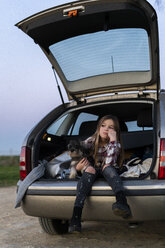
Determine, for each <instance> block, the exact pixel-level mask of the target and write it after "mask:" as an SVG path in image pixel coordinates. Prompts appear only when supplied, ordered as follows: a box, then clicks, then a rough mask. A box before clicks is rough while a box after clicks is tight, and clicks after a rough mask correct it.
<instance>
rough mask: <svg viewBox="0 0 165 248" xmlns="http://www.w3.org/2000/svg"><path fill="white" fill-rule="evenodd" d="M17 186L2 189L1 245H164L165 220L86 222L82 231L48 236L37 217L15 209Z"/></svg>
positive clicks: (115, 247)
mask: <svg viewBox="0 0 165 248" xmlns="http://www.w3.org/2000/svg"><path fill="white" fill-rule="evenodd" d="M15 191H16V188H15V187H8V188H0V248H72V247H73V248H81V247H86V248H109V247H111V248H126V247H127V248H133V247H138V248H139V247H140V248H142V247H145V248H147V247H149V248H150V247H154V248H156V247H159V248H163V247H165V222H148V223H143V224H140V225H139V226H138V227H137V228H130V227H129V226H128V224H127V223H123V222H118V223H114V222H109V223H97V222H91V223H89V222H88V223H87V222H86V223H83V232H82V233H81V234H66V235H55V236H51V235H47V234H45V233H43V231H42V230H41V228H40V226H39V223H38V219H37V218H33V217H29V216H26V215H24V213H23V212H22V210H21V208H17V209H14V201H15Z"/></svg>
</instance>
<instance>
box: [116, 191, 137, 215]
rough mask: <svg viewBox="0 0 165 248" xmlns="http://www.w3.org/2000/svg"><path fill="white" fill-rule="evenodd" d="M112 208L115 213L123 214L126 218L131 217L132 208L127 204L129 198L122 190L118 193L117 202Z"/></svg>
mask: <svg viewBox="0 0 165 248" xmlns="http://www.w3.org/2000/svg"><path fill="white" fill-rule="evenodd" d="M112 210H113V213H114V214H115V215H117V216H121V217H123V218H124V219H127V218H130V217H131V216H132V213H131V209H130V207H129V205H128V204H127V199H126V197H125V193H124V192H123V191H120V192H118V193H117V194H116V202H115V203H113V205H112Z"/></svg>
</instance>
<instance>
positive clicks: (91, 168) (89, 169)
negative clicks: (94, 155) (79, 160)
mask: <svg viewBox="0 0 165 248" xmlns="http://www.w3.org/2000/svg"><path fill="white" fill-rule="evenodd" d="M85 172H88V173H91V174H95V173H96V170H95V169H94V168H93V167H92V166H88V167H87V168H86V169H85Z"/></svg>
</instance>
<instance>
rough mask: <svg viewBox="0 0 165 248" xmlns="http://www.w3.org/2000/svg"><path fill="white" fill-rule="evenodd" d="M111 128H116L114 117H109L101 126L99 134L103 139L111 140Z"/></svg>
mask: <svg viewBox="0 0 165 248" xmlns="http://www.w3.org/2000/svg"><path fill="white" fill-rule="evenodd" d="M110 130H115V128H114V121H113V120H112V119H108V120H105V121H103V123H102V124H101V126H100V131H99V135H100V138H101V139H102V140H109V136H108V132H109V131H110Z"/></svg>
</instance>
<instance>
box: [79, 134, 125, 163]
mask: <svg viewBox="0 0 165 248" xmlns="http://www.w3.org/2000/svg"><path fill="white" fill-rule="evenodd" d="M82 143H83V146H84V147H85V148H86V149H91V150H94V139H93V138H92V137H89V138H88V139H86V140H84V141H83V142H82ZM120 150H121V145H120V143H118V142H116V141H112V142H109V143H108V144H106V145H104V146H102V147H99V148H98V152H97V158H98V159H97V161H98V164H97V165H96V166H98V167H100V166H103V165H105V164H109V165H114V166H116V165H117V164H116V162H117V158H118V155H119V153H120Z"/></svg>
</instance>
